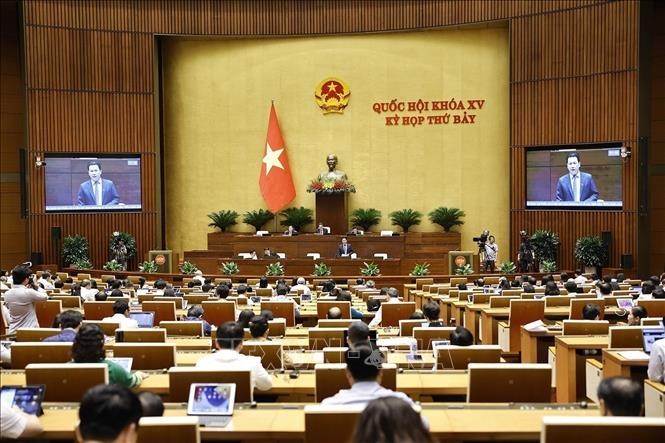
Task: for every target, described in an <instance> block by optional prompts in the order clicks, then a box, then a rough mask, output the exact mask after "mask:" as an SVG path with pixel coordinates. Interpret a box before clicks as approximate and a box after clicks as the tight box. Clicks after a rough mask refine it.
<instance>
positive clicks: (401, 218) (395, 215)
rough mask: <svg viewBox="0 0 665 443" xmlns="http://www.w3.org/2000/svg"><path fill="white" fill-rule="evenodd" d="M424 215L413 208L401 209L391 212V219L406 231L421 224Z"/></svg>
mask: <svg viewBox="0 0 665 443" xmlns="http://www.w3.org/2000/svg"><path fill="white" fill-rule="evenodd" d="M422 218H423V215H422V214H421V213H420V212H418V211H414V210H413V209H400V210H399V211H394V212H391V213H390V221H391V223H392V224H393V225H395V226H399V227H400V228H402V229H403V230H404V232H409V228H410V227H411V226H415V225H419V224H420V221H421V219H422Z"/></svg>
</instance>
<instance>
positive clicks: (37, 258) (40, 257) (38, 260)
mask: <svg viewBox="0 0 665 443" xmlns="http://www.w3.org/2000/svg"><path fill="white" fill-rule="evenodd" d="M30 261H31V262H32V265H33V266H37V265H41V264H42V263H43V262H44V254H42V253H41V252H31V253H30Z"/></svg>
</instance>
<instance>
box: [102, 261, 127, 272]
mask: <svg viewBox="0 0 665 443" xmlns="http://www.w3.org/2000/svg"><path fill="white" fill-rule="evenodd" d="M102 269H105V270H107V271H122V270H123V269H122V265H121V264H120V263H118V262H117V261H116V259H115V258H114V259H113V260H109V261H107V262H106V263H104V266H102Z"/></svg>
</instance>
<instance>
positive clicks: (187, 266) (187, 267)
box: [180, 260, 199, 275]
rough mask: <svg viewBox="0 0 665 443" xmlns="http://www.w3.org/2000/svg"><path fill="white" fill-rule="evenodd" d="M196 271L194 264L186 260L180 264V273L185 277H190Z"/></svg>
mask: <svg viewBox="0 0 665 443" xmlns="http://www.w3.org/2000/svg"><path fill="white" fill-rule="evenodd" d="M198 270H199V268H197V267H196V265H195V264H194V263H192V262H188V261H187V260H185V261H184V262H182V264H181V265H180V272H182V273H183V274H186V275H192V274H194V273H195V272H196V271H198Z"/></svg>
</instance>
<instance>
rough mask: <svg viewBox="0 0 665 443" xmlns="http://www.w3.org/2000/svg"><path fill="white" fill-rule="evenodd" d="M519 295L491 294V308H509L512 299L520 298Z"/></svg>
mask: <svg viewBox="0 0 665 443" xmlns="http://www.w3.org/2000/svg"><path fill="white" fill-rule="evenodd" d="M519 298H520V296H519V295H492V296H490V308H508V307H510V300H519Z"/></svg>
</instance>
